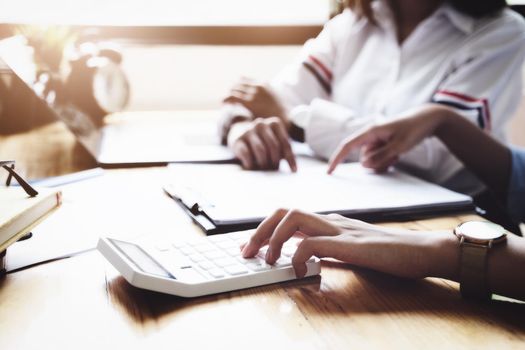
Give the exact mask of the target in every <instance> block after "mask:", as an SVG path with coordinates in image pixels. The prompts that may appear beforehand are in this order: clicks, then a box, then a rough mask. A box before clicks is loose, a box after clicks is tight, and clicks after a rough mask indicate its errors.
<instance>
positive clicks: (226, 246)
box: [216, 240, 239, 250]
mask: <svg viewBox="0 0 525 350" xmlns="http://www.w3.org/2000/svg"><path fill="white" fill-rule="evenodd" d="M216 245H217V247H219V248H222V249H229V248H237V250H239V243H237V242H234V241H230V240H227V241H223V242H218V243H217V244H216Z"/></svg>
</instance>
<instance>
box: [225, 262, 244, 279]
mask: <svg viewBox="0 0 525 350" xmlns="http://www.w3.org/2000/svg"><path fill="white" fill-rule="evenodd" d="M224 270H226V272H228V273H229V274H230V275H233V276H237V275H243V274H245V273H248V270H247V269H246V268H245V267H244V266H242V265H239V264H237V265H232V266H227V267H225V268H224Z"/></svg>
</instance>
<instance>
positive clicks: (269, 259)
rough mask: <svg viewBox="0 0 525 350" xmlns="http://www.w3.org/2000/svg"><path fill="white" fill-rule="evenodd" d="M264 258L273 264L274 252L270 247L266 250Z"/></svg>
mask: <svg viewBox="0 0 525 350" xmlns="http://www.w3.org/2000/svg"><path fill="white" fill-rule="evenodd" d="M264 260H266V262H267V263H269V264H273V262H274V261H273V254H272V250H271V249H269V248H268V250H267V251H266V256H265V258H264Z"/></svg>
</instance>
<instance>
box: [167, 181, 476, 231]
mask: <svg viewBox="0 0 525 350" xmlns="http://www.w3.org/2000/svg"><path fill="white" fill-rule="evenodd" d="M164 191H165V193H166V194H167V195H168V196H169V197H171V198H172V199H173V200H174V201H175V202H176V203H177V204H179V206H180V207H181V208H182V209H183V210H184V211H185V212H186V214H187V215H188V216H189V217H190V218H191V219H192V220H193V222H194V223H195V224H196V225H197V226H198V227H199V228H200V229H201V230H202V231H204V232H205V233H206V234H207V235H214V234H222V233H228V232H234V231H243V230H249V229H254V228H256V227H257V226H258V225H259V224H260V223H261V222H262V220H264V218H247V219H246V220H243V221H242V222H231V223H217V222H216V221H215V220H214V219H213V218H212V217H210V215H208V213H206V210H205V209H203V207H205V206H203V205H201V204H200V201H202V200H203V199H202V198H201V197H200V196H199V195H197V194H196V193H195V192H193V191H192V190H191V189H189V188H187V187H182V186H181V187H179V186H175V185H166V186H164ZM474 211H475V206H474V204H473V202H464V203H457V204H447V205H446V206H434V207H421V208H415V207H410V208H396V209H369V210H361V211H359V210H332V211H327V212H317V213H318V214H331V213H336V214H340V215H342V216H345V217H349V218H353V219H359V220H364V221H368V222H385V221H408V220H418V219H424V218H430V217H436V216H443V215H451V214H468V213H473V212H474Z"/></svg>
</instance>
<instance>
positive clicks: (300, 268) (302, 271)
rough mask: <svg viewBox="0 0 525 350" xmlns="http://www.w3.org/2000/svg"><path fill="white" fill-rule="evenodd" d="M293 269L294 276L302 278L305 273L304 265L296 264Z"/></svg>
mask: <svg viewBox="0 0 525 350" xmlns="http://www.w3.org/2000/svg"><path fill="white" fill-rule="evenodd" d="M294 270H295V277H297V278H303V277H304V276H305V275H306V266H305V265H300V266H296V267H295V268H294Z"/></svg>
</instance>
